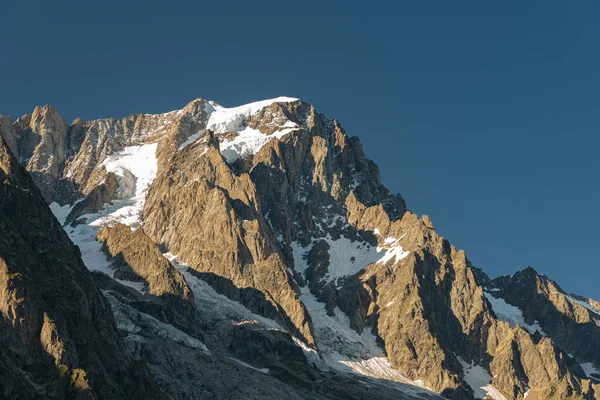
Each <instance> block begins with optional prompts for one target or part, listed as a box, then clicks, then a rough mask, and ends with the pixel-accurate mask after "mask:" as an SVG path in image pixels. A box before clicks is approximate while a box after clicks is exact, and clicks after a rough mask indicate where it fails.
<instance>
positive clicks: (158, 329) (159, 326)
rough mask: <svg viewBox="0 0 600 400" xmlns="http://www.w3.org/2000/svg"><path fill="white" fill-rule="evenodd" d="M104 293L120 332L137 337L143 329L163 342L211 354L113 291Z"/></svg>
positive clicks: (200, 343)
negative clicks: (132, 305)
mask: <svg viewBox="0 0 600 400" xmlns="http://www.w3.org/2000/svg"><path fill="white" fill-rule="evenodd" d="M102 292H103V294H104V297H105V298H106V299H107V300H108V302H109V304H110V306H111V308H112V310H113V314H114V316H115V320H116V321H117V328H118V329H119V330H121V331H125V332H127V333H129V334H131V335H135V334H137V333H139V332H140V331H142V329H143V330H145V331H148V332H150V333H151V334H152V335H155V336H157V337H159V338H161V339H163V340H168V341H171V342H175V343H178V344H180V345H182V346H185V347H188V348H191V349H197V350H200V351H202V352H203V353H205V354H210V350H208V347H206V345H205V344H204V343H202V342H201V341H200V340H198V339H196V338H193V337H191V336H189V335H188V334H186V333H184V332H182V331H180V330H179V329H177V328H175V327H173V326H172V325H169V324H166V323H164V322H161V321H159V320H157V319H156V318H154V317H152V316H151V315H148V314H145V313H142V312H140V311H138V310H136V309H135V308H133V307H131V306H128V305H126V304H123V303H121V302H120V301H119V300H117V299H116V298H115V297H114V296H113V294H112V292H111V291H105V290H103V291H102Z"/></svg>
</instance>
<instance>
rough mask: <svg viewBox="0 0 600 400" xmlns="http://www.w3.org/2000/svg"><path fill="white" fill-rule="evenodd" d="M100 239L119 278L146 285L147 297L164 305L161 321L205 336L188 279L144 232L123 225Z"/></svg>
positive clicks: (103, 231)
mask: <svg viewBox="0 0 600 400" xmlns="http://www.w3.org/2000/svg"><path fill="white" fill-rule="evenodd" d="M97 239H98V240H99V241H100V242H102V243H103V244H104V249H105V251H106V252H107V253H108V255H109V256H110V257H112V258H113V266H115V267H117V270H116V272H115V278H117V279H124V280H127V281H134V282H135V281H139V282H143V283H144V285H145V288H146V295H147V296H152V297H158V298H160V299H161V300H162V302H163V303H164V307H165V311H164V312H163V313H162V318H160V319H161V320H164V321H165V322H167V323H170V324H171V325H173V326H175V327H177V328H179V329H181V330H183V331H185V332H187V333H189V334H192V335H193V336H195V337H199V338H201V337H202V333H201V331H200V328H201V327H202V321H201V320H200V318H199V316H198V312H197V310H196V305H195V299H194V294H193V292H192V291H191V290H190V288H189V286H188V284H187V282H186V281H185V278H184V277H183V276H182V275H181V274H180V273H179V271H177V270H176V269H175V268H174V267H173V266H172V265H171V263H169V261H168V260H167V259H166V258H165V257H164V256H163V255H162V253H161V252H160V251H159V250H158V248H157V247H156V245H155V244H154V242H152V241H151V240H150V239H149V238H148V236H146V234H145V233H144V231H143V230H142V229H137V230H135V231H132V230H131V228H129V227H128V226H125V225H123V224H117V225H114V226H112V227H104V228H102V229H101V230H99V231H98V234H97Z"/></svg>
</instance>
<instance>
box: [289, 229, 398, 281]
mask: <svg viewBox="0 0 600 400" xmlns="http://www.w3.org/2000/svg"><path fill="white" fill-rule="evenodd" d="M402 237H404V236H402ZM402 237H401V238H398V239H395V238H392V240H387V239H386V241H384V245H382V246H377V247H374V246H371V245H370V244H368V243H367V242H358V241H353V240H351V239H348V238H346V237H345V236H341V237H340V238H339V239H337V240H334V239H332V238H331V236H329V235H328V236H327V237H324V238H319V239H313V241H312V243H311V244H310V245H309V246H307V247H303V246H302V245H301V244H300V243H298V242H292V243H290V246H291V247H292V250H293V255H294V266H295V269H296V271H298V272H299V273H301V274H304V273H305V272H306V269H307V268H308V264H307V262H306V256H307V254H308V252H309V251H310V250H311V248H312V246H313V245H314V244H315V243H317V242H319V241H321V240H324V241H325V242H327V244H328V245H329V267H328V272H327V275H326V277H325V280H326V281H327V282H331V281H335V280H337V279H340V278H344V277H347V276H351V275H354V274H356V273H358V272H360V271H361V270H363V269H364V268H365V267H367V266H368V265H371V264H373V263H379V264H385V263H387V262H388V261H390V260H392V259H394V262H396V263H397V262H398V261H400V260H402V259H403V258H404V257H406V256H407V255H408V252H406V251H404V250H403V249H402V246H400V245H399V242H400V239H402Z"/></svg>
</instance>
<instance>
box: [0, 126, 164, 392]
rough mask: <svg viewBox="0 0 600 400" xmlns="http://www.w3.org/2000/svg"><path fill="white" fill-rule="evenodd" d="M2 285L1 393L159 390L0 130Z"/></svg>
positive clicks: (0, 258) (0, 267)
mask: <svg viewBox="0 0 600 400" xmlns="http://www.w3.org/2000/svg"><path fill="white" fill-rule="evenodd" d="M0 287H1V289H0V290H1V293H2V296H1V297H0V312H1V314H0V315H1V318H0V342H1V346H0V369H1V370H2V374H0V397H2V398H20V399H29V398H40V399H41V398H57V399H65V398H78V399H80V398H81V399H85V398H90V399H93V398H104V399H115V398H131V399H152V398H162V396H161V394H160V392H158V391H157V390H156V388H157V386H156V384H155V383H154V380H153V379H152V378H151V377H150V374H149V373H148V369H147V368H146V366H145V365H144V364H143V363H139V362H137V361H135V360H134V359H133V358H132V357H130V355H129V353H128V352H127V351H126V349H125V346H124V344H123V341H122V339H121V336H120V333H119V331H118V330H117V327H116V325H115V321H114V318H113V315H112V313H111V311H110V307H109V306H108V304H107V302H106V300H105V299H104V297H103V296H102V295H101V293H100V291H99V290H98V289H97V288H96V286H95V285H94V284H93V282H92V280H91V278H90V273H89V272H88V270H87V269H86V268H85V266H84V265H83V263H82V262H81V259H80V257H79V253H78V250H77V248H76V247H75V246H74V245H73V244H72V243H71V242H70V240H69V238H68V237H67V234H66V233H65V232H64V231H63V229H62V228H61V226H60V225H59V224H58V222H57V221H56V219H55V217H54V216H53V215H52V213H51V212H50V210H49V209H48V207H47V206H46V204H45V202H44V199H43V197H42V194H41V193H40V191H39V190H38V188H37V187H36V186H35V185H34V184H33V182H32V180H31V178H30V177H29V175H28V174H27V173H26V172H25V171H23V169H22V168H21V166H19V164H18V163H17V160H16V159H15V158H14V157H13V155H12V154H11V151H10V150H9V148H8V146H7V145H6V143H5V141H4V140H3V139H2V138H1V137H0Z"/></svg>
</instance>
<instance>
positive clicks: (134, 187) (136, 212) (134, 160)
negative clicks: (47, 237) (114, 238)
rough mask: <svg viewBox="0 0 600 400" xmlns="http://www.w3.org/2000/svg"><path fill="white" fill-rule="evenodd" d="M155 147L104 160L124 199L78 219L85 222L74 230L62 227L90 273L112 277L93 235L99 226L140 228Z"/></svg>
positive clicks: (133, 148)
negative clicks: (116, 180) (98, 272)
mask: <svg viewBox="0 0 600 400" xmlns="http://www.w3.org/2000/svg"><path fill="white" fill-rule="evenodd" d="M156 147H157V144H156V143H152V144H145V145H141V146H129V147H125V148H124V149H123V150H121V151H119V152H117V153H115V154H113V155H111V156H109V157H107V158H106V160H105V161H104V163H103V165H104V166H105V168H106V170H107V171H109V172H113V173H115V175H117V179H118V180H119V185H123V187H122V188H121V195H122V196H127V197H123V198H121V199H120V200H117V201H114V202H113V204H111V205H105V207H104V209H102V210H101V211H100V212H98V213H96V214H86V215H83V216H81V217H80V219H82V220H83V219H85V223H81V224H79V225H77V226H75V227H74V228H71V227H65V230H66V231H67V234H68V235H69V237H70V238H71V240H72V241H73V243H75V244H76V245H77V246H79V249H80V250H81V257H82V259H83V262H84V264H85V266H86V267H87V268H88V269H89V270H96V271H101V272H104V273H105V274H106V275H108V276H110V277H112V276H113V271H112V269H111V266H110V262H109V261H108V259H107V258H106V255H105V254H104V252H103V251H102V244H101V243H100V242H98V241H97V240H96V233H97V232H98V230H99V229H100V228H101V227H103V226H112V225H114V224H116V223H123V224H125V225H128V226H131V227H134V228H136V227H139V226H140V225H141V223H142V220H141V214H142V210H143V208H144V201H145V199H146V195H147V193H148V189H149V188H150V185H151V184H152V181H153V180H154V178H155V176H156V171H157V168H158V165H157V160H156V154H155V153H156ZM55 210H56V212H58V213H59V215H60V216H61V217H62V216H63V215H64V212H65V211H66V210H63V209H62V208H61V209H57V208H56V207H55ZM65 218H66V217H65ZM136 285H137V284H135V283H134V284H129V286H132V287H134V288H135V289H136V290H139V289H140V288H139V286H136Z"/></svg>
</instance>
